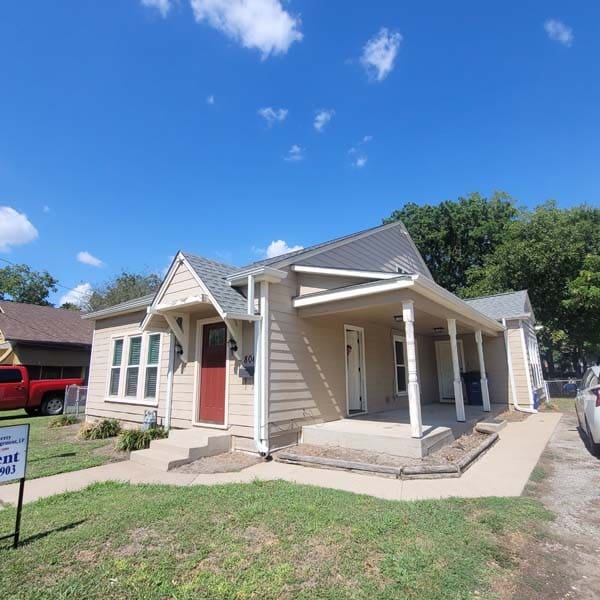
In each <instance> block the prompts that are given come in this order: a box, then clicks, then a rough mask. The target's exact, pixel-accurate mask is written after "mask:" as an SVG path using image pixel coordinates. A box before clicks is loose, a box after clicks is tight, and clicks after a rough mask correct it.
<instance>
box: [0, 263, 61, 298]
mask: <svg viewBox="0 0 600 600" xmlns="http://www.w3.org/2000/svg"><path fill="white" fill-rule="evenodd" d="M57 284H58V280H57V279H54V277H52V275H50V273H48V271H32V270H31V269H30V268H29V267H28V266H27V265H23V264H21V265H8V266H6V267H3V268H1V269H0V300H12V301H14V302H24V303H25V304H40V305H42V306H48V305H49V304H50V302H48V296H49V295H50V292H55V291H56V285H57Z"/></svg>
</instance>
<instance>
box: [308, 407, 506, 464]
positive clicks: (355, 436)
mask: <svg viewBox="0 0 600 600" xmlns="http://www.w3.org/2000/svg"><path fill="white" fill-rule="evenodd" d="M505 410H506V406H505V405H504V404H502V405H500V404H498V405H494V404H492V406H491V411H490V412H484V411H483V409H482V408H481V407H480V406H470V405H469V406H465V417H466V419H465V421H464V422H458V421H457V420H456V409H455V407H454V405H453V404H439V403H435V404H424V405H423V406H422V407H421V414H422V419H423V437H421V438H414V437H412V436H411V427H410V417H409V412H408V409H407V408H406V409H397V410H390V411H384V412H380V413H374V414H370V415H363V416H360V417H352V418H346V419H339V420H337V421H329V422H328V423H319V424H316V425H307V426H304V427H303V428H302V442H303V443H305V444H312V445H315V446H340V447H343V448H351V449H353V450H367V451H371V452H383V453H385V454H392V455H395V456H407V457H411V458H422V457H424V456H427V455H428V454H431V453H432V452H435V451H436V450H439V449H440V448H442V447H443V446H446V445H447V444H450V443H452V442H453V441H454V440H455V439H456V438H458V437H460V436H461V435H463V434H465V433H469V432H471V431H472V430H473V427H474V426H475V424H476V423H477V422H478V421H482V420H489V419H493V418H494V417H495V416H497V415H498V414H500V413H502V412H503V411H505Z"/></svg>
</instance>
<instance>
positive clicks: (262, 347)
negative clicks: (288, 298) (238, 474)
mask: <svg viewBox="0 0 600 600" xmlns="http://www.w3.org/2000/svg"><path fill="white" fill-rule="evenodd" d="M254 283H255V281H254V275H248V314H249V315H252V316H254ZM266 285H267V284H266V283H265V282H261V284H260V289H261V299H260V300H261V301H260V317H259V319H257V320H256V321H254V411H253V412H254V446H255V447H256V451H257V452H258V453H259V454H260V455H261V456H265V457H266V456H268V455H269V441H268V435H267V434H266V432H265V430H266V416H265V413H266V411H265V408H266V400H265V398H266V389H265V388H266V385H265V372H266V369H265V366H266V356H265V355H266V343H265V342H266V335H267V331H266V329H267V328H266V325H265V323H266V319H267V317H266V313H267V307H266V291H265V290H266V287H265V286H266Z"/></svg>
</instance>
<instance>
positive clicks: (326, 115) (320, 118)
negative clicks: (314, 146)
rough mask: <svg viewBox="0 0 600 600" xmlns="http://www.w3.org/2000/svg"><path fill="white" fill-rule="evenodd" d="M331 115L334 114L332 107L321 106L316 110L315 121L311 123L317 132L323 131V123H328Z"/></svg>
mask: <svg viewBox="0 0 600 600" xmlns="http://www.w3.org/2000/svg"><path fill="white" fill-rule="evenodd" d="M333 115H335V110H333V109H329V110H327V109H325V108H322V109H321V110H318V111H317V114H316V116H315V122H314V123H313V125H314V127H315V129H316V130H317V131H318V132H319V133H320V132H321V131H323V128H324V127H325V125H327V123H329V121H331V119H332V117H333Z"/></svg>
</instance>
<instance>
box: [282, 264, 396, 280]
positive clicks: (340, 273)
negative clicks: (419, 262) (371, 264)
mask: <svg viewBox="0 0 600 600" xmlns="http://www.w3.org/2000/svg"><path fill="white" fill-rule="evenodd" d="M291 270H292V271H295V272H296V273H311V274H313V275H334V276H336V277H356V278H357V279H396V278H397V277H398V275H399V273H385V272H383V271H360V270H358V269H337V268H335V267H310V266H307V265H292V267H291Z"/></svg>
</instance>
